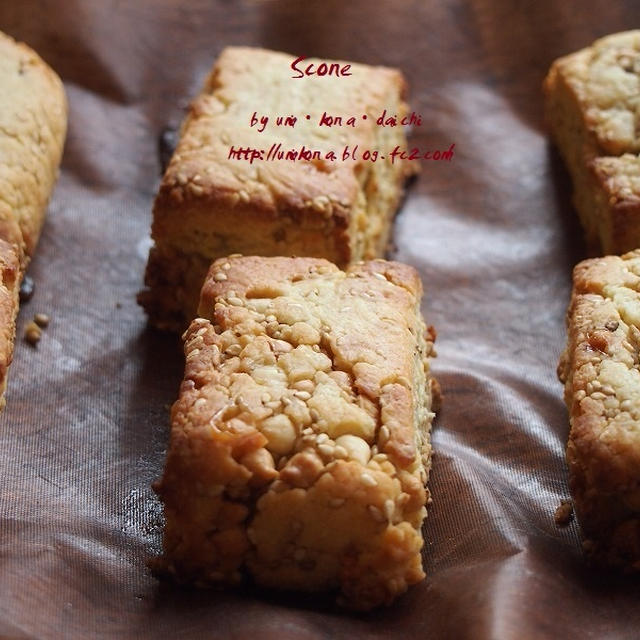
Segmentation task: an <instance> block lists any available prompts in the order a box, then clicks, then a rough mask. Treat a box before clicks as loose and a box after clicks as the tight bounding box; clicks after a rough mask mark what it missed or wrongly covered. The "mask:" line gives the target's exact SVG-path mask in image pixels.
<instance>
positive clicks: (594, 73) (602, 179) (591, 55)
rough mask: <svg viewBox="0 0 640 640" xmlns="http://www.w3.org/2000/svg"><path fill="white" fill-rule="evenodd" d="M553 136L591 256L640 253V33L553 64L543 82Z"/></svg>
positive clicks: (596, 45) (626, 34)
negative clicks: (571, 188) (570, 183)
mask: <svg viewBox="0 0 640 640" xmlns="http://www.w3.org/2000/svg"><path fill="white" fill-rule="evenodd" d="M544 90H545V94H546V114H547V120H548V122H549V126H550V129H551V134H552V136H553V138H554V140H555V142H556V144H557V146H558V148H559V150H560V153H561V155H562V156H563V158H564V160H565V162H566V164H567V166H568V168H569V172H570V174H571V178H572V181H573V187H574V195H573V201H574V205H575V207H576V209H577V212H578V215H579V217H580V220H581V223H582V226H583V227H584V230H585V234H586V240H587V244H588V246H589V249H590V251H592V252H593V253H595V254H597V253H602V254H612V253H613V254H619V253H625V252H627V251H631V250H633V249H637V248H638V247H640V158H638V153H640V135H639V134H638V131H639V123H640V102H639V101H638V95H640V31H628V32H624V33H618V34H614V35H610V36H607V37H605V38H601V39H600V40H597V41H596V42H595V43H594V44H593V45H592V46H591V47H587V48H586V49H582V50H581V51H578V52H577V53H573V54H571V55H568V56H566V57H564V58H560V59H559V60H556V61H555V62H554V63H553V65H552V67H551V70H550V71H549V74H548V76H547V78H546V80H545V84H544Z"/></svg>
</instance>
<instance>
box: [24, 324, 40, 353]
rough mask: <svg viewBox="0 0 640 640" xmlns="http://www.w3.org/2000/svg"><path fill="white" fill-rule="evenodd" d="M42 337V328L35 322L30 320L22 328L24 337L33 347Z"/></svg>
mask: <svg viewBox="0 0 640 640" xmlns="http://www.w3.org/2000/svg"><path fill="white" fill-rule="evenodd" d="M41 337H42V329H41V328H40V327H39V326H38V325H37V324H36V323H35V322H33V321H32V322H30V323H29V324H28V325H27V326H26V328H25V330H24V339H25V340H26V341H27V342H28V343H29V344H30V345H31V346H33V347H35V346H36V345H37V344H38V342H39V341H40V338H41Z"/></svg>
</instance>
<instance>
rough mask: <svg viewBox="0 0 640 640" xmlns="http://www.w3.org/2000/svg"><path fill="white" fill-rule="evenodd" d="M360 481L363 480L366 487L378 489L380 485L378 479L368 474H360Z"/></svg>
mask: <svg viewBox="0 0 640 640" xmlns="http://www.w3.org/2000/svg"><path fill="white" fill-rule="evenodd" d="M360 480H362V484H364V485H366V486H367V487H377V486H378V483H377V481H376V479H375V478H374V477H373V476H372V475H370V474H368V473H362V474H360Z"/></svg>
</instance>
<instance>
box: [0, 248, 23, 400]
mask: <svg viewBox="0 0 640 640" xmlns="http://www.w3.org/2000/svg"><path fill="white" fill-rule="evenodd" d="M19 288H20V258H19V255H18V252H17V251H16V248H15V246H14V245H11V244H9V243H8V242H5V241H4V240H0V409H2V408H3V407H4V406H5V404H6V400H5V397H4V392H5V390H6V388H7V374H8V370H9V365H10V364H11V360H12V359H13V344H14V341H15V333H16V316H17V315H18V291H19Z"/></svg>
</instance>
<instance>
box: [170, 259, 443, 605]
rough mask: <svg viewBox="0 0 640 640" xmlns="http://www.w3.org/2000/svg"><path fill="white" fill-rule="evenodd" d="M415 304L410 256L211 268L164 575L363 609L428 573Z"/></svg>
mask: <svg viewBox="0 0 640 640" xmlns="http://www.w3.org/2000/svg"><path fill="white" fill-rule="evenodd" d="M420 298H421V284H420V280H419V278H418V276H417V273H416V272H415V271H414V270H413V269H412V268H410V267H406V266H404V265H400V264H398V263H392V262H385V261H374V262H369V263H362V264H358V265H355V266H353V267H351V268H350V269H349V270H348V271H346V272H343V271H340V270H338V269H337V268H336V267H335V266H334V265H332V264H331V263H329V262H327V261H325V260H318V259H311V258H229V259H221V260H218V261H217V262H216V263H214V265H213V266H212V268H211V270H210V272H209V276H208V278H207V281H206V283H205V286H204V288H203V291H202V298H201V303H200V315H201V316H203V317H202V318H198V319H196V320H194V321H193V322H192V324H191V326H190V328H189V330H188V331H187V333H186V335H185V354H186V370H185V379H184V381H183V383H182V386H181V390H180V397H179V399H178V401H177V402H176V403H175V405H174V407H173V409H172V430H171V443H170V449H169V453H168V458H167V463H166V468H165V472H164V476H163V478H162V480H161V482H160V484H159V493H160V496H161V498H162V500H163V502H164V506H165V515H166V530H165V538H164V552H165V555H164V561H163V562H164V565H165V566H166V568H167V569H168V570H169V571H171V572H173V573H175V574H176V576H177V577H178V578H179V579H182V580H189V581H195V582H203V583H215V582H231V583H233V582H238V581H240V580H241V579H242V577H243V576H244V575H248V576H250V577H251V578H252V579H253V580H254V581H255V582H257V583H258V584H260V585H263V586H269V587H274V588H287V589H302V590H312V591H314V590H326V589H329V590H338V591H339V592H340V594H341V598H342V600H343V601H344V602H345V603H346V604H347V605H349V606H352V607H356V608H361V609H367V608H370V607H372V606H375V605H378V604H382V603H388V602H390V601H391V600H392V599H393V598H394V597H395V596H396V595H398V594H399V593H402V592H403V591H404V590H405V589H406V588H407V585H410V584H413V583H415V582H417V581H419V580H420V579H422V577H423V576H424V573H423V570H422V563H421V559H420V549H421V547H422V544H423V543H422V536H421V532H420V527H421V524H422V521H423V519H424V516H425V514H426V511H425V505H426V502H427V496H428V493H427V491H426V489H425V483H426V480H427V475H428V471H429V468H430V452H431V449H430V445H429V430H430V424H431V420H432V418H433V413H432V411H431V409H432V403H433V400H434V394H435V393H436V392H437V389H436V384H435V382H434V380H433V379H432V378H431V376H430V373H429V366H428V356H429V355H430V353H431V350H432V346H433V333H432V331H431V330H427V329H426V327H425V325H424V322H423V320H422V317H421V315H420Z"/></svg>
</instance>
